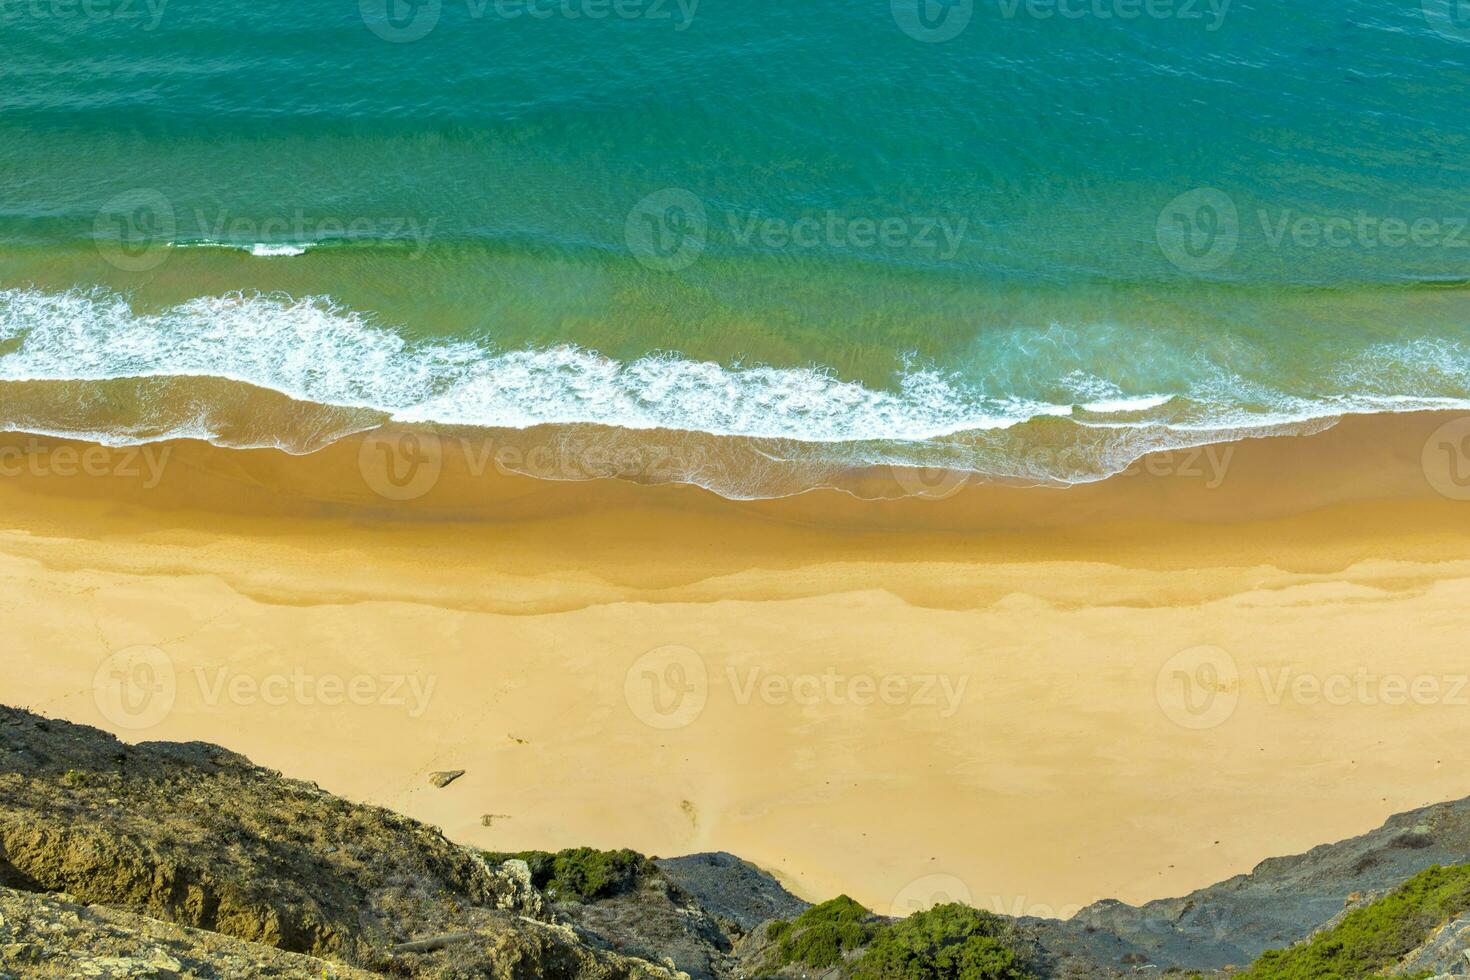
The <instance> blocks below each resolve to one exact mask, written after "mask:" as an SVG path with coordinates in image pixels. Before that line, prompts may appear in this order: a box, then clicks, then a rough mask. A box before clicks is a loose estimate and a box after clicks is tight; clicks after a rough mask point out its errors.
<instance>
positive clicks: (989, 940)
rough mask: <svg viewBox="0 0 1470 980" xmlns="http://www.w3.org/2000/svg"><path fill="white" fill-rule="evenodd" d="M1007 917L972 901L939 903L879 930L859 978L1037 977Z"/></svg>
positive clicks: (1005, 979) (856, 978)
mask: <svg viewBox="0 0 1470 980" xmlns="http://www.w3.org/2000/svg"><path fill="white" fill-rule="evenodd" d="M1028 959H1029V957H1027V956H1026V955H1024V954H1023V952H1022V951H1021V950H1020V949H1019V948H1018V944H1017V943H1016V942H1015V941H1014V940H1013V938H1012V934H1011V927H1010V925H1009V924H1008V923H1007V922H1006V921H1005V920H1004V919H1002V918H1000V917H999V916H996V915H992V914H990V913H989V912H982V911H980V910H979V909H972V908H970V907H969V906H968V905H960V904H957V903H954V904H949V905H936V906H934V908H932V909H929V910H927V911H924V912H916V913H914V914H913V915H911V916H909V917H908V918H907V919H902V920H900V921H898V922H895V923H893V924H892V925H889V926H886V927H884V928H883V929H881V930H879V931H878V932H877V934H876V935H875V936H874V937H873V940H872V942H871V943H870V944H869V945H868V948H867V950H866V952H864V953H863V955H862V958H861V959H859V960H858V961H857V963H856V964H854V966H853V970H852V977H853V980H1035V978H1036V974H1035V973H1034V972H1033V970H1032V967H1031V965H1030V963H1029V962H1028Z"/></svg>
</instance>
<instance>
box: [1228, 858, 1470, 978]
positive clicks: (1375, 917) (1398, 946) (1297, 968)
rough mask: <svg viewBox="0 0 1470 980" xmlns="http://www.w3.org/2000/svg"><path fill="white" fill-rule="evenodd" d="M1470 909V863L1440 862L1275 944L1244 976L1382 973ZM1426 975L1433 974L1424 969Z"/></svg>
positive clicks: (1364, 976)
mask: <svg viewBox="0 0 1470 980" xmlns="http://www.w3.org/2000/svg"><path fill="white" fill-rule="evenodd" d="M1467 910H1470V865H1458V866H1455V867H1441V866H1439V865H1435V866H1434V867H1431V868H1426V869H1425V870H1423V871H1421V872H1420V873H1419V874H1417V875H1415V876H1414V877H1412V878H1410V879H1409V880H1408V881H1406V882H1404V883H1403V884H1402V885H1400V886H1399V887H1398V888H1396V889H1395V890H1394V891H1392V892H1390V893H1389V894H1388V895H1386V896H1384V897H1383V898H1380V899H1379V900H1378V901H1376V902H1373V903H1371V904H1368V905H1365V906H1363V907H1362V908H1359V909H1354V910H1353V911H1352V912H1349V913H1348V914H1347V915H1345V916H1343V918H1342V920H1341V921H1340V922H1338V923H1337V924H1336V925H1334V926H1332V927H1331V928H1329V929H1324V930H1323V931H1322V932H1319V933H1318V934H1317V935H1316V936H1314V937H1312V939H1311V940H1310V941H1308V942H1305V943H1302V944H1301V945H1298V946H1293V947H1291V948H1290V949H1281V950H1275V949H1273V950H1270V951H1268V952H1266V953H1264V954H1262V955H1261V958H1260V959H1258V960H1257V961H1256V962H1255V964H1254V965H1252V966H1251V968H1250V969H1248V970H1246V971H1244V972H1243V973H1240V974H1238V976H1239V977H1240V978H1241V980H1318V978H1323V977H1328V978H1338V980H1359V978H1366V977H1374V976H1381V975H1382V973H1383V971H1384V970H1386V969H1388V968H1390V967H1393V966H1395V965H1396V964H1398V962H1399V961H1400V960H1401V959H1402V958H1403V957H1404V956H1405V955H1406V954H1408V953H1409V952H1411V951H1412V950H1414V949H1415V948H1416V947H1418V946H1419V945H1420V944H1422V943H1423V942H1424V941H1425V939H1426V937H1428V936H1429V935H1430V934H1431V933H1432V932H1434V930H1436V929H1438V928H1439V927H1440V926H1442V925H1444V924H1445V923H1446V922H1448V921H1449V920H1451V919H1453V918H1455V917H1456V916H1459V915H1462V914H1464V913H1465V912H1466V911H1467ZM1421 975H1422V976H1427V975H1428V974H1427V973H1425V974H1421Z"/></svg>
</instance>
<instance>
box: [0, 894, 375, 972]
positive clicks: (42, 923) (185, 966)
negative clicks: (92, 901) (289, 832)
mask: <svg viewBox="0 0 1470 980" xmlns="http://www.w3.org/2000/svg"><path fill="white" fill-rule="evenodd" d="M0 976H7V977H139V978H143V977H154V978H160V980H162V978H170V977H184V976H188V977H200V978H206V980H211V978H221V980H223V978H234V977H262V978H266V980H272V978H277V980H320V978H322V977H335V978H337V980H368V978H371V977H374V976H376V974H372V973H367V972H364V971H361V970H357V969H354V968H353V967H350V966H345V965H343V964H341V963H330V962H328V961H326V960H320V959H317V958H315V957H311V956H303V955H301V954H299V953H286V952H282V951H281V950H278V949H275V948H273V947H271V946H265V945H262V944H260V943H250V942H245V941H244V940H241V939H234V938H232V937H230V936H222V935H220V934H219V933H215V932H207V931H204V930H202V929H189V928H187V927H185V926H179V925H174V924H173V923H170V922H160V921H159V920H157V919H150V918H148V917H146V916H141V915H134V914H133V913H131V912H122V911H118V910H116V909H108V908H102V907H98V906H92V907H88V906H85V905H79V904H77V903H76V902H74V901H70V900H68V898H66V897H63V896H57V895H38V894H34V893H30V892H18V891H14V890H12V889H9V888H0Z"/></svg>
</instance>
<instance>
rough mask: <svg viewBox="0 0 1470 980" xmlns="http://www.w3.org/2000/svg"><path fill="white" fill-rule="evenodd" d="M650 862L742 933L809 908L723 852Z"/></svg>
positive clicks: (767, 876) (766, 876)
mask: <svg viewBox="0 0 1470 980" xmlns="http://www.w3.org/2000/svg"><path fill="white" fill-rule="evenodd" d="M653 863H654V864H656V865H658V867H659V870H661V871H662V872H663V873H664V874H666V875H668V876H669V878H670V879H671V880H672V881H673V882H674V883H675V884H677V885H678V886H679V887H680V888H682V889H684V891H686V892H688V893H689V894H690V895H692V896H694V898H695V899H696V900H697V901H698V902H699V904H700V905H701V906H703V907H704V908H705V909H706V910H707V911H709V912H710V914H712V915H714V916H716V917H720V918H724V919H728V920H729V921H730V922H733V923H734V924H735V926H736V927H737V928H739V929H740V930H741V931H744V932H749V931H750V930H751V929H754V928H755V927H756V926H758V925H760V924H761V923H762V922H769V921H770V920H772V919H794V918H795V917H796V916H798V915H800V914H801V913H803V912H805V911H806V910H807V909H808V908H809V907H810V904H809V903H807V902H803V901H802V900H801V899H799V898H797V897H796V896H795V895H793V894H791V893H790V892H788V891H787V890H786V889H785V888H782V887H781V883H780V882H779V881H777V880H776V879H775V878H774V877H772V876H771V875H770V873H768V872H766V871H762V870H761V869H760V868H757V867H756V866H755V865H753V864H751V863H750V862H749V861H742V860H741V859H740V858H738V857H736V856H735V855H733V854H727V853H725V852H724V851H714V852H710V853H706V854H690V855H687V856H685V857H676V858H657V859H655V860H654V862H653Z"/></svg>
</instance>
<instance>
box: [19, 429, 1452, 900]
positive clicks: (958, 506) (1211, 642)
mask: <svg viewBox="0 0 1470 980" xmlns="http://www.w3.org/2000/svg"><path fill="white" fill-rule="evenodd" d="M1466 425H1470V423H1466ZM1465 434H1466V429H1465V426H1464V425H1460V424H1459V423H1457V419H1456V417H1454V416H1436V415H1412V416H1399V417H1364V418H1355V419H1348V420H1345V421H1343V422H1341V423H1340V424H1338V425H1336V426H1334V427H1332V428H1329V429H1327V430H1326V431H1324V432H1321V433H1318V434H1315V435H1308V436H1299V437H1283V438H1275V439H1257V440H1246V441H1243V442H1240V443H1236V444H1231V445H1229V446H1216V447H1210V449H1208V450H1197V451H1187V452H1184V453H1175V454H1170V455H1168V456H1164V457H1155V458H1151V459H1149V460H1146V461H1145V462H1144V464H1142V465H1141V466H1139V467H1138V468H1137V472H1136V473H1134V474H1131V475H1126V476H1122V477H1118V478H1114V479H1112V480H1109V481H1106V482H1104V483H1101V484H1096V485H1088V486H1082V487H1076V488H1072V489H1067V490H1058V489H1049V488H1019V487H996V486H954V485H950V484H946V483H945V482H944V480H943V479H942V478H938V479H936V478H934V477H933V475H932V474H931V475H927V476H925V477H923V479H925V480H928V481H929V485H931V486H933V487H934V488H936V489H935V492H933V493H931V494H930V495H929V496H927V497H926V496H919V497H912V496H910V497H907V498H905V499H886V500H865V499H862V496H863V495H865V494H866V495H868V496H874V497H879V496H885V495H886V496H897V493H893V492H889V491H893V490H894V489H895V488H894V486H893V485H894V482H895V477H894V475H893V474H879V473H874V474H868V475H865V476H862V477H861V478H859V479H856V480H855V481H854V483H853V485H852V487H851V488H850V489H852V490H855V491H856V492H844V491H837V490H824V491H815V492H812V493H808V494H805V495H803V496H800V497H795V498H789V499H783V500H772V501H757V502H737V501H730V500H725V499H722V498H719V497H716V496H715V495H713V494H710V493H708V492H706V491H703V490H699V489H697V488H690V487H682V486H641V485H638V484H637V483H634V482H630V481H620V480H593V481H583V482H556V481H547V480H533V479H529V478H526V477H522V476H515V475H507V474H504V473H501V472H498V471H497V470H496V469H495V468H494V467H490V468H489V469H488V470H484V471H481V472H474V467H473V466H472V465H471V462H472V461H473V460H474V458H475V457H474V455H473V454H466V453H464V452H462V451H459V447H458V445H457V443H456V437H451V436H448V435H436V436H434V438H433V439H432V440H423V439H420V440H419V441H418V442H415V443H414V444H413V445H414V447H415V452H418V451H420V450H424V447H425V446H428V447H429V449H430V450H431V452H432V457H433V460H434V462H433V465H432V470H433V479H432V480H431V481H428V485H427V488H425V487H424V486H415V485H414V480H415V479H417V474H416V472H410V471H409V470H397V471H395V472H394V479H393V480H389V481H388V482H386V483H385V482H384V478H383V471H379V470H378V469H376V468H375V467H376V466H377V463H375V462H374V460H375V459H376V458H377V457H376V455H375V454H376V453H377V451H378V450H379V449H380V448H381V446H380V445H376V444H374V442H373V440H379V441H381V440H383V439H385V438H389V439H390V449H392V448H393V447H398V446H400V445H401V444H400V443H399V442H395V441H392V440H393V439H397V438H398V437H397V436H396V435H391V434H390V436H383V435H376V436H370V437H356V438H353V439H348V440H344V441H342V442H340V443H337V444H335V445H333V446H332V447H330V448H329V449H327V450H325V451H322V452H319V453H315V454H312V455H308V456H289V455H286V454H284V453H281V452H278V451H275V450H250V451H240V450H226V449H218V448H214V447H211V446H208V445H206V444H203V443H198V442H187V441H180V442H173V443H165V444H158V445H153V446H147V447H142V448H140V449H134V450H107V449H103V448H101V447H96V446H89V445H88V444H86V443H78V442H68V441H66V440H59V439H54V438H48V437H35V436H28V435H9V436H5V437H4V438H3V441H0V467H3V468H4V476H5V478H4V479H3V480H0V513H3V515H4V516H3V519H0V581H3V583H4V585H3V592H0V595H3V601H4V609H5V611H6V613H7V614H8V622H9V627H8V630H7V655H6V656H5V658H4V661H3V667H0V671H3V684H4V691H5V694H6V697H5V700H6V702H7V703H12V704H17V705H23V706H27V707H30V708H32V709H35V710H39V711H43V712H46V713H49V714H53V715H56V716H61V717H66V718H68V719H71V720H75V721H80V722H85V723H88V724H95V725H98V726H100V727H103V728H106V729H108V730H111V731H114V732H117V733H118V734H119V735H121V736H123V737H125V738H127V739H129V740H132V741H141V740H149V739H204V740H208V741H213V742H219V743H222V744H224V745H226V746H228V747H230V748H232V749H234V750H236V751H239V752H241V753H244V754H246V755H249V756H250V757H251V758H253V759H254V760H256V761H257V762H259V763H261V764H264V765H267V766H271V767H274V768H279V769H281V770H284V771H286V772H288V773H290V774H293V775H299V776H302V777H305V778H310V779H313V780H315V781H317V782H319V783H320V784H321V785H322V786H324V787H326V788H327V789H330V790H331V791H333V792H336V793H340V794H342V795H345V796H347V797H350V798H353V799H357V800H363V801H368V802H373V803H379V804H382V805H385V806H390V807H393V808H396V809H399V810H401V811H403V812H405V813H408V814H410V815H411V816H414V817H417V818H420V819H424V820H427V821H430V822H432V823H435V824H437V825H438V826H440V827H442V828H443V830H444V832H445V833H446V834H447V835H448V836H449V837H451V838H453V839H455V840H458V841H461V842H464V843H468V844H473V845H478V846H482V847H486V848H494V849H501V850H509V849H521V848H533V847H539V848H557V847H566V846H573V845H583V844H586V845H594V846H601V847H615V846H628V847H633V848H636V849H639V850H641V851H644V852H647V853H650V854H658V855H673V854H680V853H687V852H692V851H700V850H716V849H718V850H728V851H733V852H735V853H737V854H740V855H741V856H743V857H745V858H747V859H749V860H752V861H755V862H757V863H759V864H761V865H762V866H764V867H766V868H768V869H770V870H771V871H773V872H775V873H776V874H778V875H779V876H780V877H781V878H782V879H783V881H785V882H786V883H788V884H789V886H790V887H791V888H792V889H793V890H795V891H796V892H798V893H799V894H801V895H802V896H803V897H806V898H809V899H821V898H826V897H830V896H831V895H833V894H836V893H838V892H846V893H848V894H850V895H852V896H853V897H854V898H856V899H858V900H859V901H861V902H863V903H865V904H867V905H869V906H871V907H873V908H875V909H877V910H879V911H890V910H892V911H896V912H905V911H908V910H910V909H912V908H914V907H916V906H918V905H926V904H928V903H929V902H931V901H933V900H934V899H935V898H936V897H938V896H941V895H947V896H949V897H952V898H961V899H965V900H969V901H972V902H973V903H974V904H976V905H978V906H982V907H988V908H992V909H994V910H996V911H1004V912H1009V913H1013V914H1020V913H1032V914H1060V915H1067V914H1070V912H1072V911H1074V910H1075V909H1076V908H1077V907H1078V906H1080V905H1082V904H1085V903H1088V902H1091V901H1093V900H1095V899H1098V898H1102V897H1116V898H1120V899H1123V900H1125V901H1129V902H1138V901H1143V900H1147V899H1153V898H1158V897H1163V896H1167V895H1174V894H1181V893H1184V892H1187V891H1189V890H1190V889H1192V888H1195V887H1198V886H1202V885H1204V884H1207V883H1209V882H1213V881H1217V880H1219V879H1222V878H1225V877H1227V876H1229V875H1232V874H1235V873H1240V872H1244V871H1247V870H1249V869H1250V868H1251V867H1252V866H1253V865H1255V864H1256V863H1257V862H1258V861H1260V860H1261V859H1263V858H1265V857H1268V856H1271V855H1274V854H1282V853H1291V852H1296V851H1300V850H1304V849H1306V848H1308V847H1310V846H1312V845H1315V844H1317V843H1321V842H1323V841H1327V840H1333V839H1336V838H1340V837H1344V836H1347V835H1350V834H1354V833H1358V832H1361V831H1364V830H1366V829H1368V828H1370V827H1373V826H1376V825H1377V824H1378V823H1380V822H1381V821H1382V820H1383V819H1384V818H1385V817H1387V816H1388V815H1390V814H1392V813H1395V812H1398V811H1402V810H1405V809H1408V808H1411V807H1416V806H1420V805H1423V804H1425V803H1429V802H1433V801H1437V800H1441V799H1448V798H1454V797H1460V796H1463V795H1465V793H1466V792H1470V773H1467V772H1466V771H1465V770H1464V767H1463V766H1462V765H1461V764H1460V763H1459V760H1458V757H1457V756H1456V755H1455V754H1454V752H1453V751H1452V748H1451V747H1453V746H1455V745H1459V744H1463V741H1464V739H1465V737H1466V736H1470V686H1467V675H1470V666H1467V662H1466V658H1465V652H1464V639H1465V636H1466V627H1467V626H1470V612H1467V610H1470V520H1467V515H1470V505H1467V504H1466V503H1465V502H1464V500H1462V499H1456V497H1457V496H1459V495H1461V492H1462V491H1463V493H1464V495H1465V496H1470V489H1467V488H1465V487H1463V486H1461V484H1460V483H1459V482H1458V481H1457V477H1458V476H1459V475H1460V471H1459V470H1457V469H1455V466H1456V465H1459V466H1463V467H1465V468H1466V469H1467V470H1470V461H1467V460H1465V459H1463V458H1460V456H1459V455H1457V454H1458V453H1459V452H1460V449H1461V448H1462V443H1461V442H1460V441H1459V440H1460V439H1462V438H1463V437H1464V435H1465ZM523 438H529V437H523ZM385 458H386V457H385ZM385 488H386V489H385ZM395 497H398V498H403V499H394V498H395ZM941 497H942V498H943V499H939V498H941ZM455 769H463V770H465V775H464V776H462V777H461V778H459V779H458V780H456V781H455V782H453V783H452V784H450V785H449V786H448V787H446V788H443V789H436V788H434V787H433V786H431V785H430V783H429V779H428V776H429V773H431V772H433V771H439V770H455Z"/></svg>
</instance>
